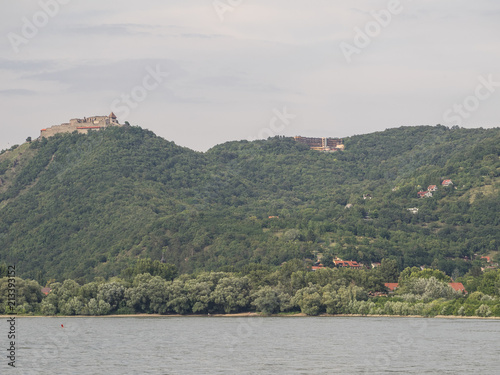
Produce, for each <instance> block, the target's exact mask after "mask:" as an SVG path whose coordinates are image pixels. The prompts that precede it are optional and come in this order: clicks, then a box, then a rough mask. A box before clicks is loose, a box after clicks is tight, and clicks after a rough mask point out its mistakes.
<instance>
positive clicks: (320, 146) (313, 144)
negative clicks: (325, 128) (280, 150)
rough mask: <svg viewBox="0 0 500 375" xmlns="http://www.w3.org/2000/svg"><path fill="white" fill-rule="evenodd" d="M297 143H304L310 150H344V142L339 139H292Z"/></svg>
mask: <svg viewBox="0 0 500 375" xmlns="http://www.w3.org/2000/svg"><path fill="white" fill-rule="evenodd" d="M294 139H295V140H296V141H297V142H300V143H304V144H306V145H308V146H309V148H310V149H311V150H316V151H326V152H335V151H343V150H344V141H343V140H342V139H339V138H309V137H300V136H297V137H294Z"/></svg>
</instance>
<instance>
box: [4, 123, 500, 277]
mask: <svg viewBox="0 0 500 375" xmlns="http://www.w3.org/2000/svg"><path fill="white" fill-rule="evenodd" d="M344 143H345V147H346V150H345V151H344V152H336V153H321V152H317V151H311V150H309V149H308V148H307V147H306V146H304V145H302V144H299V143H296V142H295V141H294V140H293V139H290V138H272V139H268V140H266V141H255V142H247V141H240V142H229V143H225V144H222V145H218V146H216V147H214V148H212V149H211V150H209V151H208V152H206V153H199V152H195V151H192V150H189V149H186V148H182V147H179V146H177V145H175V144H174V143H172V142H168V141H166V140H164V139H162V138H160V137H157V136H156V135H155V134H153V133H152V132H150V131H146V130H143V129H141V128H139V127H123V128H110V129H106V130H105V131H101V132H94V133H91V134H89V135H78V134H68V135H64V136H62V135H59V136H56V137H53V138H50V139H48V140H43V141H34V142H31V143H26V144H23V145H21V146H20V147H18V148H15V149H11V150H9V151H4V152H2V154H1V155H0V263H2V262H3V263H6V264H16V269H17V270H18V271H17V272H18V276H20V277H25V278H33V279H35V280H37V281H39V282H40V283H44V282H45V281H46V280H48V279H52V278H55V279H58V280H63V279H66V278H72V279H77V280H81V281H88V280H92V279H93V278H94V277H95V276H103V277H110V276H114V275H120V274H122V272H123V271H124V270H125V269H126V268H127V267H128V266H130V265H131V264H132V263H133V262H134V261H135V260H136V259H137V258H151V259H156V260H160V259H161V258H162V257H163V258H164V259H165V260H166V261H167V262H168V263H173V264H175V265H176V266H177V267H178V269H179V271H180V272H195V271H200V270H225V271H231V270H239V269H241V268H242V267H244V266H246V265H248V264H249V263H260V264H265V265H279V264H281V263H283V262H284V261H287V260H290V259H294V258H299V259H310V260H311V262H312V261H314V260H316V258H317V255H318V253H319V254H323V256H324V258H323V259H331V258H332V257H333V256H339V257H341V258H343V259H349V260H351V259H352V260H357V261H359V262H362V263H365V264H368V263H370V262H378V261H380V260H381V259H383V258H390V259H395V260H397V262H398V265H399V267H400V269H403V268H404V267H407V266H420V265H429V266H431V265H432V266H434V267H436V268H440V269H442V270H443V271H445V272H446V273H448V274H449V275H451V274H452V273H453V272H455V273H459V274H462V275H463V274H464V273H465V272H467V271H468V270H469V269H470V268H471V266H472V262H470V261H465V260H464V259H466V257H467V258H468V259H471V258H473V256H474V254H476V253H477V254H484V255H494V256H495V255H496V252H497V251H498V249H499V246H500V231H499V225H500V214H499V212H500V194H499V192H500V159H499V155H500V129H498V128H496V129H461V128H453V129H449V128H446V127H444V126H436V127H430V126H419V127H403V128H398V129H390V130H386V131H384V132H378V133H373V134H367V135H359V136H353V137H350V138H346V139H345V142H344ZM443 179H451V180H452V181H453V185H452V186H449V187H443V186H442V185H441V181H442V180H443ZM429 185H437V187H438V190H437V191H436V192H434V193H433V197H431V198H418V197H417V192H419V191H420V190H426V189H427V187H428V186H429ZM365 198H366V199H365ZM351 205H352V206H351ZM346 206H347V207H349V208H346ZM408 208H418V213H412V212H410V211H409V210H408ZM269 216H275V217H276V218H269Z"/></svg>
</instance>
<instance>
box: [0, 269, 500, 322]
mask: <svg viewBox="0 0 500 375" xmlns="http://www.w3.org/2000/svg"><path fill="white" fill-rule="evenodd" d="M450 281H451V279H450V277H449V276H447V275H446V274H445V273H444V272H442V271H439V270H435V269H424V270H421V269H420V268H417V267H412V268H410V267H408V268H406V269H404V270H403V271H402V272H399V271H398V269H397V265H396V262H395V261H392V260H383V261H382V264H381V266H380V267H377V268H374V269H370V270H368V269H361V270H359V269H348V268H323V269H319V270H316V271H312V270H311V267H310V266H308V265H307V263H304V262H303V261H302V260H299V259H295V260H291V261H289V262H287V263H285V264H283V265H282V266H280V267H274V268H270V267H264V266H262V265H253V266H250V265H249V266H248V267H247V268H246V269H245V270H243V271H242V272H239V273H235V272H201V273H199V274H183V275H177V272H176V269H175V267H174V266H172V265H169V264H163V263H160V262H158V261H151V260H149V259H142V260H139V261H138V262H137V263H136V264H135V266H134V267H131V268H129V269H128V271H127V272H126V273H125V274H124V277H122V278H118V277H114V278H111V279H109V280H104V279H102V278H97V279H96V280H94V281H92V282H90V283H86V284H83V285H80V284H78V283H77V282H76V281H74V280H71V279H68V280H65V281H64V282H50V283H49V284H48V286H47V287H46V288H42V287H41V286H40V285H39V284H38V283H37V282H36V281H34V280H24V279H21V278H14V279H9V278H7V277H3V278H0V314H6V315H7V314H9V313H11V311H10V310H8V309H7V303H8V301H7V298H6V296H7V293H6V291H7V289H9V288H12V287H15V289H16V293H17V298H16V305H17V306H16V309H15V311H14V312H15V313H16V314H20V315H31V316H37V315H39V316H53V315H61V316H77V315H85V316H107V315H129V314H159V315H172V314H177V315H212V316H213V315H216V314H241V313H257V314H260V315H272V314H280V315H285V316H286V315H294V314H303V315H308V316H318V315H324V314H327V315H353V316H356V315H374V316H387V315H390V316H425V317H434V316H446V317H453V316H455V317H473V316H475V317H500V270H488V271H486V272H482V271H481V270H472V271H471V272H469V273H467V274H466V275H465V276H464V277H462V278H460V279H458V280H456V281H458V282H461V283H463V285H464V287H465V289H466V292H463V291H462V292H461V291H456V290H454V289H453V288H451V287H450V285H449V282H450ZM386 282H398V288H397V289H396V290H395V291H394V292H389V290H388V289H387V288H386V287H385V284H386ZM13 284H14V285H13ZM42 290H43V291H44V292H45V293H47V294H44V293H42Z"/></svg>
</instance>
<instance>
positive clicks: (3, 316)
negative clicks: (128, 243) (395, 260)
mask: <svg viewBox="0 0 500 375" xmlns="http://www.w3.org/2000/svg"><path fill="white" fill-rule="evenodd" d="M12 317H16V318H244V317H262V318H288V317H290V318H297V317H305V318H318V317H319V318H426V319H488V320H500V317H499V316H488V317H482V316H456V315H436V316H423V315H361V314H336V315H331V314H320V315H317V316H309V315H306V314H303V313H295V314H272V315H264V314H260V313H256V312H244V313H237V314H208V315H207V314H192V315H179V314H170V315H160V314H129V315H0V318H2V319H3V318H12Z"/></svg>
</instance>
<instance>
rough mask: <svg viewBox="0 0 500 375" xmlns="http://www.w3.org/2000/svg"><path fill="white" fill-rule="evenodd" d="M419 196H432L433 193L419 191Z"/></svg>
mask: <svg viewBox="0 0 500 375" xmlns="http://www.w3.org/2000/svg"><path fill="white" fill-rule="evenodd" d="M417 195H418V197H419V198H430V197H432V193H431V192H430V191H419V192H418V193H417Z"/></svg>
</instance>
